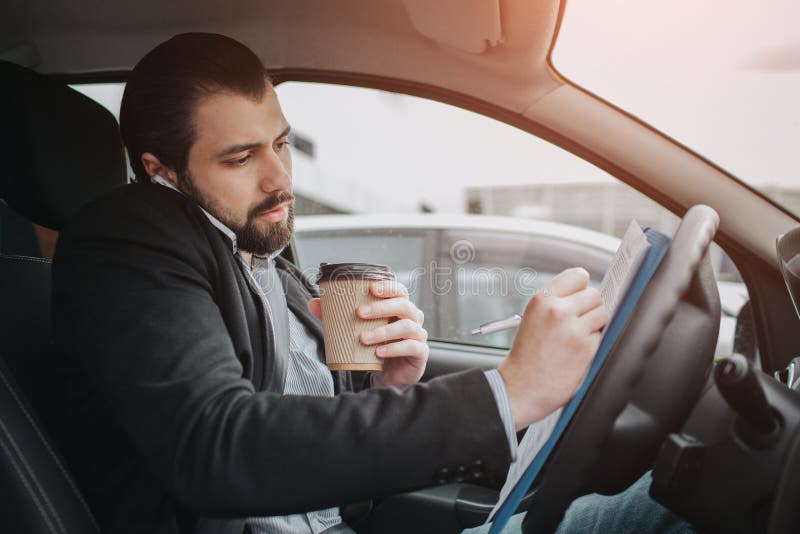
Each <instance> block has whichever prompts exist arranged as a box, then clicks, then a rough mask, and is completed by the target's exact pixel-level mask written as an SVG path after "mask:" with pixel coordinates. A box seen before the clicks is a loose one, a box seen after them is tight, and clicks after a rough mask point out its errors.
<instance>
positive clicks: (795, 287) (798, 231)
mask: <svg viewBox="0 0 800 534" xmlns="http://www.w3.org/2000/svg"><path fill="white" fill-rule="evenodd" d="M775 247H776V248H777V251H778V265H779V266H780V268H781V274H783V281H784V282H785V283H786V289H787V290H788V291H789V297H791V299H792V304H793V305H794V311H795V313H796V314H797V317H798V318H800V308H798V302H800V227H797V228H793V229H792V230H789V231H788V232H786V233H785V234H782V235H779V236H778V239H777V240H776V242H775Z"/></svg>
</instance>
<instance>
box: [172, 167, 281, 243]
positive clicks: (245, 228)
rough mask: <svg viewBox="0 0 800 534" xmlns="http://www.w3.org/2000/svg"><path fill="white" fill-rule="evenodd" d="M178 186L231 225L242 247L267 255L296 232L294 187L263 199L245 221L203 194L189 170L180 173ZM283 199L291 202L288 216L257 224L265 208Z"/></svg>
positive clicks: (204, 207)
mask: <svg viewBox="0 0 800 534" xmlns="http://www.w3.org/2000/svg"><path fill="white" fill-rule="evenodd" d="M178 188H179V189H180V190H181V191H182V192H183V193H184V194H185V195H186V196H187V197H189V198H191V199H192V200H194V201H195V202H196V203H197V204H199V205H200V207H202V208H203V209H204V210H206V211H207V212H209V213H210V214H211V215H213V216H214V217H216V218H217V219H218V220H219V222H221V223H222V224H224V225H225V226H227V227H228V228H230V229H231V231H232V232H233V233H234V235H236V244H237V245H238V248H239V249H241V250H243V251H246V252H252V253H253V254H256V255H258V256H266V255H269V254H272V253H273V252H276V251H278V250H281V249H282V248H284V247H285V246H286V245H288V244H289V241H291V239H292V232H294V195H293V194H292V192H291V191H279V192H278V193H276V194H274V195H272V196H270V197H269V198H267V199H265V200H264V202H262V203H260V204H259V205H258V206H256V207H254V208H252V209H251V210H249V212H248V213H247V220H246V221H245V222H244V224H241V223H240V222H238V221H237V220H236V218H235V215H234V214H233V213H231V212H230V210H227V209H225V208H223V207H222V206H220V205H219V204H218V203H217V202H216V201H214V200H211V199H209V198H207V197H206V196H204V195H203V193H201V192H200V191H199V190H198V189H197V188H196V187H195V186H194V182H193V180H192V179H191V176H190V175H189V174H188V173H186V174H183V173H179V174H178ZM284 202H289V206H288V212H289V213H288V216H287V217H286V219H285V220H283V221H279V222H276V223H270V224H268V225H267V228H266V229H265V230H264V229H260V228H259V227H258V226H257V225H256V217H258V216H259V215H260V214H262V213H264V212H265V211H269V210H271V209H274V208H276V207H278V206H279V205H280V204H283V203H284Z"/></svg>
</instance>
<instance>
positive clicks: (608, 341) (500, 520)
mask: <svg viewBox="0 0 800 534" xmlns="http://www.w3.org/2000/svg"><path fill="white" fill-rule="evenodd" d="M644 235H645V237H646V238H647V241H648V242H649V243H650V248H649V249H648V250H647V254H646V256H645V257H644V260H643V261H642V263H641V265H640V266H639V270H638V271H637V273H636V275H635V276H634V278H633V281H632V282H631V285H630V286H629V287H628V289H627V291H626V293H625V295H624V296H623V298H622V300H620V302H619V304H618V305H617V310H616V313H615V314H614V316H613V317H612V318H611V321H610V322H609V323H608V325H606V332H605V335H604V336H603V339H602V340H601V341H600V346H599V347H598V348H597V354H595V357H594V360H592V363H591V365H590V366H589V370H588V371H587V372H586V377H585V378H584V379H583V382H581V385H580V387H578V390H577V391H576V392H575V395H573V396H572V398H571V399H570V401H569V402H568V403H567V404H566V405H565V406H564V411H563V412H562V413H561V417H559V419H558V421H557V422H556V426H555V428H554V429H553V432H552V433H551V434H550V437H549V438H548V439H547V441H545V443H544V445H543V446H542V448H541V450H540V451H539V452H538V453H537V454H536V456H535V457H534V458H533V460H532V461H531V463H530V465H528V467H527V468H526V469H525V472H524V473H523V474H522V476H521V477H520V479H519V480H518V481H517V484H516V485H515V486H514V488H513V489H512V490H511V492H510V493H509V494H508V497H506V500H505V501H504V502H503V504H502V505H500V508H499V509H498V510H497V513H496V514H495V517H494V519H493V521H492V524H491V527H490V528H489V534H499V533H500V532H502V530H503V528H504V527H505V526H506V524H507V523H508V520H509V519H510V518H511V516H512V515H514V512H515V511H516V510H517V507H518V506H519V503H520V502H521V501H522V498H523V497H524V496H525V492H527V491H528V488H530V487H531V484H533V481H534V480H536V477H537V476H538V475H539V472H540V471H541V470H542V467H543V466H544V464H545V462H546V461H547V458H548V457H549V456H550V453H551V452H553V449H554V448H555V446H556V443H558V440H559V438H561V435H562V434H563V433H564V429H566V427H567V424H568V423H569V421H570V419H572V416H573V415H574V414H575V411H576V410H577V409H578V406H579V405H580V403H581V401H582V400H583V397H584V396H585V395H586V391H587V390H588V389H589V385H591V383H592V381H593V380H594V379H595V377H596V376H597V373H598V371H599V370H600V367H601V366H602V365H603V362H604V361H605V360H606V357H608V353H609V352H611V348H612V347H613V346H614V343H615V342H616V340H617V338H618V337H619V334H620V332H621V331H622V329H623V327H624V326H625V323H626V322H627V319H628V316H629V315H630V313H631V311H633V308H634V307H635V306H636V303H637V302H638V300H639V297H641V296H642V293H643V292H644V288H645V287H647V283H648V282H649V281H650V279H651V278H652V277H653V274H654V273H655V272H656V269H657V268H658V265H659V264H660V263H661V260H662V258H663V257H664V254H666V253H667V248H669V244H670V242H671V241H672V240H671V239H670V238H669V237H667V236H666V235H664V234H662V233H661V232H658V231H656V230H653V229H652V228H645V229H644Z"/></svg>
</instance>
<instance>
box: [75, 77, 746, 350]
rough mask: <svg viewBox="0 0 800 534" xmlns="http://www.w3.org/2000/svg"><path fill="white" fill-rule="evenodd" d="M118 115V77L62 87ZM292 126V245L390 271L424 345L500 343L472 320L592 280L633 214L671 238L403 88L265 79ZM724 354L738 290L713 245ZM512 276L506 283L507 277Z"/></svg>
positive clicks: (492, 125)
mask: <svg viewBox="0 0 800 534" xmlns="http://www.w3.org/2000/svg"><path fill="white" fill-rule="evenodd" d="M72 87H74V88H75V89H77V90H79V91H81V92H83V93H84V94H87V95H88V96H90V97H91V98H94V99H96V100H97V101H98V102H100V103H101V104H103V105H104V106H106V107H107V108H108V109H109V110H110V111H111V112H112V113H113V114H114V115H115V116H118V113H119V102H120V99H121V96H122V92H123V88H124V85H123V84H83V85H80V84H79V85H73V86H72ZM276 91H277V93H278V97H279V100H280V102H281V106H282V108H283V111H284V114H285V115H286V117H287V119H288V120H289V122H290V123H291V125H292V131H293V135H292V146H291V150H292V156H293V188H294V192H295V196H296V197H297V204H296V228H295V244H296V247H297V251H298V254H299V258H298V261H299V264H300V268H301V269H302V270H303V271H304V272H306V274H308V275H309V276H310V277H311V278H312V279H315V277H316V272H317V269H318V267H319V263H320V262H339V261H367V262H373V263H383V264H387V265H390V266H391V267H392V268H393V269H394V270H395V272H396V274H397V276H398V279H399V280H400V281H401V282H403V283H404V284H406V285H407V286H408V288H409V290H410V294H411V298H412V300H414V302H415V303H416V304H417V306H419V307H420V309H422V310H423V312H425V316H426V319H425V327H426V329H427V330H428V332H429V335H430V339H431V340H434V341H439V342H445V343H459V344H470V345H476V346H487V347H499V348H506V347H508V346H510V343H511V340H512V339H513V331H507V332H500V333H496V334H491V335H488V336H482V337H476V336H472V335H471V334H470V330H471V329H472V328H475V327H477V326H478V325H479V324H480V323H483V322H486V321H489V320H493V319H499V318H503V317H505V316H507V315H510V314H512V313H520V312H521V311H522V310H523V309H524V306H525V303H526V302H527V301H528V300H529V299H530V297H531V296H532V295H533V294H534V293H535V292H536V291H537V290H539V289H540V288H541V287H542V286H543V285H544V284H545V283H546V282H547V281H548V280H549V279H550V278H552V276H554V275H555V274H557V273H558V272H560V271H561V270H563V269H565V268H567V267H571V266H582V267H584V268H586V269H587V270H588V271H589V272H590V274H591V276H592V283H593V284H595V285H596V284H598V283H599V280H600V279H601V278H602V273H603V272H604V270H605V265H606V264H607V262H608V259H609V258H610V256H611V255H612V254H613V252H614V251H615V250H616V246H617V244H618V242H619V238H620V237H621V236H622V234H623V232H624V230H625V228H626V227H627V225H628V223H629V222H630V220H631V219H636V220H637V221H638V222H639V223H640V224H642V225H644V226H649V227H652V228H655V229H657V230H661V231H663V232H665V233H668V234H672V233H673V232H674V230H675V228H676V227H677V224H678V218H677V217H675V216H674V215H672V214H671V213H670V212H669V211H667V210H666V209H664V208H663V207H661V206H660V205H658V204H657V203H655V202H653V201H652V200H650V199H649V198H647V197H645V196H644V195H642V194H640V193H639V192H637V191H636V190H634V189H632V188H631V187H629V186H627V185H626V184H624V183H622V182H620V181H618V180H616V179H615V178H613V177H612V176H610V175H609V174H607V173H606V172H604V171H602V170H601V169H599V168H597V167H595V166H593V165H591V164H590V163H588V162H586V161H584V160H582V159H580V158H578V157H577V156H575V155H573V154H571V153H569V152H566V151H564V150H562V149H561V148H559V147H556V146H554V145H552V144H550V143H547V142H545V141H543V140H541V139H538V138H537V137H535V136H533V135H531V134H529V133H527V132H524V131H521V130H518V129H516V128H514V127H512V126H509V125H507V124H504V123H501V122H498V121H495V120H493V119H489V118H487V117H484V116H481V115H478V114H476V113H472V112H469V111H465V110H463V109H460V108H456V107H453V106H449V105H446V104H443V103H439V102H434V101H430V100H426V99H421V98H416V97H411V96H407V95H402V94H397V93H391V92H386V91H378V90H373V89H365V88H356V87H348V86H340V85H328V84H319V83H307V82H286V83H282V84H280V85H279V86H277V87H276ZM711 259H712V263H713V265H714V268H715V272H716V274H717V278H718V280H719V281H720V294H721V300H722V309H723V314H722V315H723V317H722V324H721V325H720V332H721V333H720V338H719V343H718V347H717V355H718V356H719V355H723V354H726V353H730V352H731V351H732V350H733V335H734V330H735V329H734V326H735V321H736V314H737V313H738V310H739V309H741V307H742V306H743V304H744V303H745V302H746V301H747V299H748V296H747V289H746V287H745V286H744V283H743V282H742V280H741V277H740V276H739V273H738V270H737V269H736V266H735V265H734V264H733V262H732V261H731V260H730V258H729V257H728V256H726V255H725V254H724V252H723V251H722V250H721V249H720V248H719V247H716V246H714V247H713V249H712V251H711ZM515 284H516V285H515Z"/></svg>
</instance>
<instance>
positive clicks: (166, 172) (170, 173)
mask: <svg viewBox="0 0 800 534" xmlns="http://www.w3.org/2000/svg"><path fill="white" fill-rule="evenodd" d="M142 167H144V172H146V173H147V174H148V175H149V176H153V175H155V174H157V175H159V176H161V177H162V178H163V179H165V180H166V181H168V182H169V183H171V184H172V185H174V186H175V187H178V175H177V174H175V171H174V170H172V169H170V168H169V167H167V166H166V165H164V164H163V163H161V161H159V159H158V158H157V157H155V156H154V155H153V154H152V153H150V152H144V153H142Z"/></svg>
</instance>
